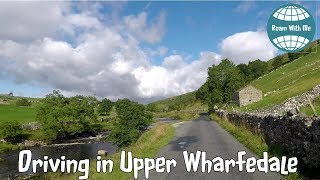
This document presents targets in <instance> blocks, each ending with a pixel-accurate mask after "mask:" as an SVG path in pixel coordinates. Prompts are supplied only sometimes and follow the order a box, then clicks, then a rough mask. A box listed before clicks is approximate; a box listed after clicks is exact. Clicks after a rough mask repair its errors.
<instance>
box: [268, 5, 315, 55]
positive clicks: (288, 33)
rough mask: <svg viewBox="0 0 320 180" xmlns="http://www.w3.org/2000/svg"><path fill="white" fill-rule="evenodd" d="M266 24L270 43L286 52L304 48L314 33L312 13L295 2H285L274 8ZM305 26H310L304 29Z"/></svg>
mask: <svg viewBox="0 0 320 180" xmlns="http://www.w3.org/2000/svg"><path fill="white" fill-rule="evenodd" d="M267 26H268V36H269V38H270V40H271V41H272V43H273V44H274V45H275V46H276V47H277V48H278V49H280V50H283V51H287V52H297V51H300V50H302V49H303V48H305V47H306V46H307V45H308V44H309V43H310V42H311V41H312V39H313V36H314V33H315V30H314V29H315V28H314V27H315V23H314V20H313V17H312V15H311V14H310V13H309V12H308V10H307V9H305V8H304V7H302V6H300V5H297V4H287V5H283V6H280V7H279V8H277V9H275V10H274V11H273V13H272V15H271V16H270V18H269V21H268V25H267ZM306 27H310V28H309V29H308V30H309V31H305V30H306ZM311 28H312V30H311Z"/></svg>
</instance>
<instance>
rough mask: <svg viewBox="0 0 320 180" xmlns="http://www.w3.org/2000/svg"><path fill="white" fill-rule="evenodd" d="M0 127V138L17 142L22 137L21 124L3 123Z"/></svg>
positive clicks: (14, 122) (13, 122)
mask: <svg viewBox="0 0 320 180" xmlns="http://www.w3.org/2000/svg"><path fill="white" fill-rule="evenodd" d="M0 127H1V128H0V137H1V138H3V139H5V140H6V141H9V142H15V141H17V140H18V139H19V138H20V137H21V134H22V129H21V124H20V123H19V122H17V121H5V122H2V123H0Z"/></svg>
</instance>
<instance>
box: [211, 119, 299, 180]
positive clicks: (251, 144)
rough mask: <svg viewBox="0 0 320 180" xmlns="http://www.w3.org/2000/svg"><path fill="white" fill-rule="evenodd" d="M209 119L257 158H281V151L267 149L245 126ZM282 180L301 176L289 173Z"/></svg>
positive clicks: (263, 141)
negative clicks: (265, 155)
mask: <svg viewBox="0 0 320 180" xmlns="http://www.w3.org/2000/svg"><path fill="white" fill-rule="evenodd" d="M210 117H211V119H213V120H214V121H216V122H217V123H218V124H219V125H220V126H221V127H222V128H223V129H225V130H226V131H227V132H229V133H230V134H231V135H232V136H233V137H235V138H236V139H237V140H238V141H239V142H240V143H242V144H243V145H244V146H246V147H247V148H248V149H249V150H250V151H252V152H253V153H254V154H256V155H258V156H259V157H262V156H263V152H269V154H270V155H271V156H282V154H281V153H279V152H281V151H279V150H278V149H276V148H277V147H269V146H268V145H267V143H266V142H265V140H264V139H263V137H262V136H261V135H260V134H257V133H253V132H251V131H250V130H249V129H247V128H246V127H245V126H236V125H234V124H233V123H231V122H229V121H228V120H227V119H222V118H220V117H218V116H217V115H215V114H212V115H211V116H210ZM284 179H286V180H300V179H302V176H301V175H300V174H299V173H291V174H289V175H287V176H285V177H284Z"/></svg>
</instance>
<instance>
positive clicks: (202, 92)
mask: <svg viewBox="0 0 320 180" xmlns="http://www.w3.org/2000/svg"><path fill="white" fill-rule="evenodd" d="M195 96H196V98H197V99H200V100H201V101H202V102H203V103H208V99H209V90H208V82H205V83H204V84H203V85H202V86H201V87H200V88H199V89H198V90H197V91H196V95H195Z"/></svg>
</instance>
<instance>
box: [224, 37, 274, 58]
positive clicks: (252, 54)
mask: <svg viewBox="0 0 320 180" xmlns="http://www.w3.org/2000/svg"><path fill="white" fill-rule="evenodd" d="M220 48H221V54H222V56H223V57H224V58H229V59H230V60H232V61H234V62H235V63H237V64H239V63H247V62H249V61H252V60H256V59H260V60H264V61H266V60H269V59H271V58H273V57H274V56H275V55H276V53H277V49H276V48H275V47H274V46H273V45H272V43H271V42H270V40H269V38H268V35H267V34H266V32H264V31H255V32H254V31H248V32H241V33H236V34H233V35H231V36H229V37H227V38H225V39H224V40H222V42H221V44H220Z"/></svg>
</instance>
